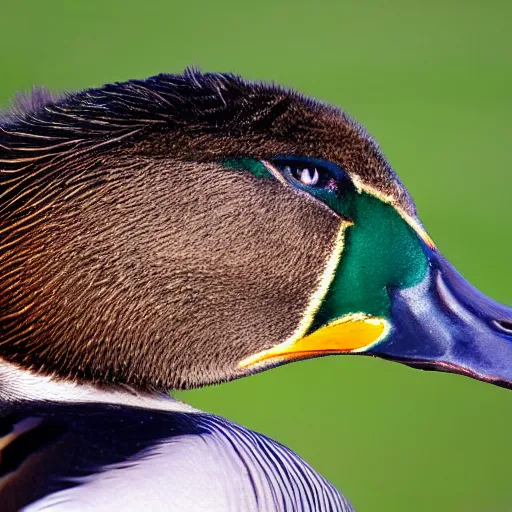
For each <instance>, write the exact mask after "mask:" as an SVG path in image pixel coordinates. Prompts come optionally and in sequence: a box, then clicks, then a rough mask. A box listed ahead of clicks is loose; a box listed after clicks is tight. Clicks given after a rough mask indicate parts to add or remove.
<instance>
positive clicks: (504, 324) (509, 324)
mask: <svg viewBox="0 0 512 512" xmlns="http://www.w3.org/2000/svg"><path fill="white" fill-rule="evenodd" d="M494 323H495V324H496V325H497V326H498V327H499V328H500V329H501V330H502V331H505V332H506V333H507V334H512V320H494Z"/></svg>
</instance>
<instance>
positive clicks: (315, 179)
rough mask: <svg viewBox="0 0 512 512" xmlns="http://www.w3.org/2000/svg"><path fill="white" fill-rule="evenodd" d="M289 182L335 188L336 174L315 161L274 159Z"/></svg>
mask: <svg viewBox="0 0 512 512" xmlns="http://www.w3.org/2000/svg"><path fill="white" fill-rule="evenodd" d="M272 163H273V164H274V165H275V166H276V167H277V168H278V169H279V170H280V171H281V172H282V173H283V175H284V177H285V178H287V179H288V180H289V181H291V182H296V183H297V184H298V185H301V186H303V187H312V188H317V189H320V188H327V189H332V188H336V186H335V185H336V176H335V175H334V174H333V173H332V172H331V171H330V170H329V169H327V168H326V167H325V166H322V165H320V164H319V163H317V162H308V161H300V160H297V161H294V160H288V159H276V160H274V161H273V162H272Z"/></svg>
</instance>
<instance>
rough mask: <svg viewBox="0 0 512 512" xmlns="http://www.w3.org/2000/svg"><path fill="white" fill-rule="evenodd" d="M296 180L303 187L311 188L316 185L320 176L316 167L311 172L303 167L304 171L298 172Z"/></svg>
mask: <svg viewBox="0 0 512 512" xmlns="http://www.w3.org/2000/svg"><path fill="white" fill-rule="evenodd" d="M298 179H299V181H300V182H301V183H302V184H303V185H307V186H310V187H313V186H315V185H316V184H317V183H318V181H319V179H320V174H319V173H318V169H317V168H316V167H315V168H314V169H313V170H311V169H308V168H307V167H304V169H301V170H300V171H299V176H298Z"/></svg>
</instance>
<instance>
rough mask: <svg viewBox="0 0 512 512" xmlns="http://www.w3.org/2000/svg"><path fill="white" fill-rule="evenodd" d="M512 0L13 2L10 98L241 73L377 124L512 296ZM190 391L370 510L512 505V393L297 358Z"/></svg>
mask: <svg viewBox="0 0 512 512" xmlns="http://www.w3.org/2000/svg"><path fill="white" fill-rule="evenodd" d="M511 17H512V3H511V2H505V1H491V2H485V3H484V2H478V1H462V0H451V1H431V2H428V3H425V2H415V3H412V2H408V1H390V2H379V1H377V0H369V1H366V2H360V1H358V0H350V1H340V2H311V3H308V2H305V1H299V0H295V1H293V2H291V1H290V2H273V1H269V0H260V1H258V2H253V3H251V4H249V3H247V5H241V2H234V1H233V2H229V1H226V0H218V1H216V2H211V1H210V2H174V1H172V0H166V1H151V0H146V1H140V0H137V1H133V0H122V1H120V0H116V1H110V2H104V1H100V0H88V1H83V2H79V1H71V0H69V1H61V2H56V1H45V2H41V1H29V0H25V1H20V0H16V1H12V0H1V5H0V64H1V66H0V76H1V80H0V105H2V106H4V105H7V104H8V99H9V97H11V96H12V95H13V94H14V93H15V91H17V90H20V89H21V90H28V89H30V87H31V86H32V84H44V85H47V86H48V87H49V88H50V89H53V90H61V89H77V88H83V87H90V86H95V85H101V84H103V83H105V82H109V81H116V80H124V79H128V78H134V77H145V76H148V75H152V74H156V73H159V72H163V71H168V72H179V71H181V70H182V69H183V68H184V67H185V66H187V65H191V64H196V65H198V66H200V67H201V68H202V69H203V70H221V71H233V72H237V73H240V74H243V75H244V76H246V77H249V78H257V79H267V80H275V81H277V82H280V83H282V84H286V85H291V86H293V87H295V88H298V89H300V90H301V91H303V92H305V93H307V94H309V95H312V96H315V97H317V98H321V99H323V100H326V101H328V102H333V103H336V104H338V105H340V106H342V107H343V108H345V109H346V110H347V111H348V112H349V113H350V114H352V115H353V116H355V117H356V118H357V119H358V120H360V121H361V122H362V123H364V124H365V125H366V126H367V128H368V129H369V130H370V132H371V133H372V134H373V135H374V136H375V137H376V138H377V139H378V140H379V142H380V143H381V146H382V147H383V149H384V151H385V152H386V154H387V155H388V157H389V159H390V160H391V163H392V164H393V166H394V167H395V169H396V170H397V171H398V173H399V174H400V176H401V177H402V179H403V181H404V182H405V184H406V185H407V186H408V187H409V189H410V191H411V193H412V195H413V197H414V198H415V199H416V201H417V205H418V208H419V212H420V215H421V218H422V220H423V222H424V223H425V225H426V227H427V229H428V230H429V232H430V233H431V235H432V236H433V238H434V239H435V240H436V241H437V243H438V245H439V247H440V248H441V250H442V251H443V252H444V253H445V255H446V256H448V258H449V259H450V260H451V261H452V262H453V263H454V264H455V265H456V266H457V267H458V269H459V270H460V271H461V272H462V273H463V274H464V275H465V276H466V277H467V278H468V279H469V280H470V281H472V282H473V284H475V285H476V286H477V287H479V288H480V289H481V290H482V291H483V292H485V293H487V294H489V295H491V296H492V297H494V298H496V299H498V300H500V301H502V302H505V303H508V304H511V303H512V277H511V275H510V270H509V269H510V262H511V248H512V242H511V225H512V204H511V203H512V201H511V197H512V194H511V191H512V173H511V170H512V151H511V149H510V144H511V142H510V141H511V136H512V128H511V121H510V116H511V114H512V96H511V91H512V68H511V51H512V35H511V30H510V22H511ZM180 398H182V399H184V400H187V401H189V402H191V403H192V404H194V405H195V406H197V407H200V408H202V409H205V410H207V411H211V412H215V413H218V414H221V415H223V416H226V417H228V418H229V419H231V420H234V421H237V422H239V423H241V424H243V425H245V426H248V427H250V428H253V429H255V430H258V431H260V432H263V433H265V434H267V435H269V436H271V437H273V438H275V439H277V440H279V441H281V442H283V443H284V444H286V445H288V446H289V447H291V448H292V449H294V450H295V451H297V452H298V453H299V454H300V455H302V456H303V457H304V458H305V459H306V460H307V461H308V462H310V463H311V464H312V465H313V466H314V467H315V468H316V469H317V470H318V471H320V472H321V473H322V474H324V475H325V476H326V477H327V478H329V479H330V480H331V481H332V482H333V483H335V484H336V485H337V486H338V487H339V488H340V489H341V490H342V491H343V492H345V493H346V494H347V496H348V497H349V498H350V499H351V500H352V501H353V503H354V505H355V506H356V508H357V510H358V511H360V512H377V511H379V512H382V511H395V512H397V511H407V512H411V511H418V512H421V511H431V510H436V511H456V512H459V511H470V512H471V511H475V512H487V511H488V512H502V511H504V512H509V511H512V482H511V474H510V467H511V462H512V440H511V434H512V393H511V392H508V391H506V390H503V389H499V388H495V387H492V386H490V385H486V384H483V383H479V382H474V381H471V380H469V379H467V378H464V377H459V376H453V375H448V374H446V375H445V374H440V373H439V374H437V373H426V372H421V371H417V370H412V369H409V368H407V367H402V366H399V365H396V364H392V363H387V362H384V361H376V360H371V359H366V358H353V357H351V358H348V357H346V358H343V357H332V358H324V359H317V360H314V361H307V362H301V363H296V364H292V365H289V366H286V367H282V368H279V369H276V370H272V371H269V372H267V373H264V374H261V375H258V376H254V377H251V378H247V379H243V380H241V381H238V382H233V383H230V384H226V385H222V386H217V387H214V388H209V389H204V390H199V391H194V392H189V393H183V394H181V395H180Z"/></svg>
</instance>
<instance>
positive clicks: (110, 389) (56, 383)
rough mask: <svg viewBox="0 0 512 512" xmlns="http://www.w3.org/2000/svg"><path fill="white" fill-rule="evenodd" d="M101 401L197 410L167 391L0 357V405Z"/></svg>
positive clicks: (181, 410)
mask: <svg viewBox="0 0 512 512" xmlns="http://www.w3.org/2000/svg"><path fill="white" fill-rule="evenodd" d="M40 401H45V402H53V403H61V404H72V403H73V404H76V403H104V404H116V405H126V406H130V407H139V408H144V409H155V410H164V411H172V412H189V413H192V412H197V410H196V409H194V408H193V407H191V406H189V405H187V404H184V403H183V402H180V401H179V400H176V399H175V398H173V397H171V395H169V394H165V393H157V392H153V393H151V392H139V391H135V390H133V389H132V388H129V387H125V386H113V385H111V384H107V385H104V386H102V385H99V384H91V383H84V382H79V381H71V380H66V379H61V378H56V377H53V376H49V375H41V374H36V373H34V372H31V371H30V370H28V369H25V368H22V367H20V366H17V365H15V364H13V363H9V362H7V361H4V360H2V359H0V405H1V404H2V403H4V404H5V403H12V402H40Z"/></svg>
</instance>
